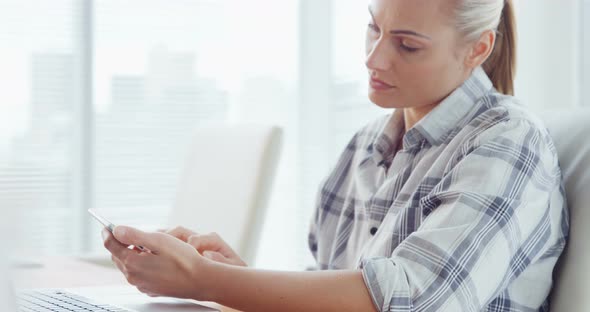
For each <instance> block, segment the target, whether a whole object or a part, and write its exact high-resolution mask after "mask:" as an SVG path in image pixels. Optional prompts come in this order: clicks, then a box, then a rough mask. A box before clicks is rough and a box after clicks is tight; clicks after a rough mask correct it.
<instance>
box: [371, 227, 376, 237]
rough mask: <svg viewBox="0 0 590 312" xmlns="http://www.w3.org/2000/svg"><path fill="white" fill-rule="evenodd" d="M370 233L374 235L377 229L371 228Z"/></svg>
mask: <svg viewBox="0 0 590 312" xmlns="http://www.w3.org/2000/svg"><path fill="white" fill-rule="evenodd" d="M370 233H371V235H375V233H377V228H376V227H372V228H371V231H370Z"/></svg>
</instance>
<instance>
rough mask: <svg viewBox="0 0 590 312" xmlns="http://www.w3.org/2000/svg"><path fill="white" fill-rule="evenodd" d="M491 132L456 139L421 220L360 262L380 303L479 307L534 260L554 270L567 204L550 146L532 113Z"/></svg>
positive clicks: (410, 307) (391, 307)
mask: <svg viewBox="0 0 590 312" xmlns="http://www.w3.org/2000/svg"><path fill="white" fill-rule="evenodd" d="M488 132H489V133H487V134H486V133H484V134H482V135H480V136H478V139H477V140H472V141H469V142H466V143H465V145H464V146H463V147H462V148H460V149H458V152H457V153H456V155H455V156H454V157H453V159H452V160H451V161H450V163H449V166H448V170H447V173H445V174H444V175H443V178H442V179H441V181H440V182H439V183H438V184H437V185H436V186H435V187H434V188H433V189H432V191H431V192H430V193H429V194H428V195H427V196H424V197H422V198H421V199H420V201H419V205H420V207H419V209H420V210H421V212H422V219H423V221H422V224H421V225H420V227H419V228H418V229H417V230H416V231H415V232H413V233H411V234H410V235H409V236H408V237H406V238H405V239H404V240H403V241H402V242H400V243H399V245H397V246H396V247H395V249H394V250H393V252H392V254H391V256H390V257H378V258H371V259H366V260H364V261H363V262H362V264H361V268H362V273H363V278H364V281H365V284H366V286H367V288H368V290H369V292H370V294H371V296H372V298H373V302H374V304H375V306H376V307H377V308H378V310H379V311H480V310H482V309H483V308H485V307H486V306H487V305H489V304H490V302H491V301H492V300H496V299H497V297H498V295H499V294H500V293H502V292H503V291H504V290H505V289H506V287H507V286H508V285H509V283H510V282H511V281H513V280H514V279H515V278H517V277H518V276H519V275H520V274H522V273H523V272H524V271H525V270H527V268H529V267H530V265H531V263H535V262H538V261H547V262H548V264H549V265H546V266H545V265H543V266H539V270H549V271H548V272H546V271H539V272H538V273H539V274H545V275H547V274H548V275H549V276H550V274H551V269H552V267H553V264H554V263H555V261H556V260H557V257H558V256H559V254H560V252H561V250H562V249H563V247H564V246H563V245H564V244H565V242H564V240H563V239H560V238H559V237H558V232H559V229H557V230H556V228H555V227H556V226H558V224H559V222H556V221H555V220H556V219H558V218H560V217H562V215H563V209H565V208H564V206H563V205H562V203H563V198H562V197H561V192H560V191H561V189H560V185H561V174H560V171H559V166H558V163H557V157H556V153H555V149H554V147H553V145H552V143H551V140H550V139H549V138H548V134H547V133H546V132H544V131H541V130H539V129H538V127H536V126H534V125H531V124H530V122H528V121H521V120H511V121H508V122H506V123H504V124H501V125H497V126H495V127H494V128H492V129H490V130H489V131H488ZM560 198H561V202H560ZM556 250H557V251H558V252H555V251H556ZM532 273H535V272H532ZM549 290H550V289H547V286H539V288H538V289H530V290H524V291H531V292H533V291H534V292H544V293H546V294H548V292H549ZM531 297H534V298H537V299H534V300H539V299H538V298H544V296H531ZM545 297H546V296H545ZM541 304H543V302H532V301H531V302H525V303H523V307H530V308H535V307H539V306H540V305H541Z"/></svg>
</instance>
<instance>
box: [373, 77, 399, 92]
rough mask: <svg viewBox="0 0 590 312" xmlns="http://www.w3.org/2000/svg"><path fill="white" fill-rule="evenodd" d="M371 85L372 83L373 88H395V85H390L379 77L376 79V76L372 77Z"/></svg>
mask: <svg viewBox="0 0 590 312" xmlns="http://www.w3.org/2000/svg"><path fill="white" fill-rule="evenodd" d="M369 85H371V88H373V89H375V90H389V89H392V88H394V86H392V85H388V84H386V83H385V82H383V81H381V80H379V79H375V78H371V81H370V82H369Z"/></svg>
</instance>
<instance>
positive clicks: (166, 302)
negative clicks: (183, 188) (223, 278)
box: [17, 286, 219, 312]
mask: <svg viewBox="0 0 590 312" xmlns="http://www.w3.org/2000/svg"><path fill="white" fill-rule="evenodd" d="M203 304H207V303H202V304H199V303H197V302H196V301H193V300H182V299H175V298H151V297H149V296H147V295H145V294H142V293H141V292H139V291H138V290H137V289H136V288H135V287H132V286H107V287H80V288H69V289H67V288H66V289H29V290H22V291H18V292H17V306H18V309H17V311H19V312H33V311H35V312H37V311H60V312H66V311H76V312H79V311H84V312H99V311H100V312H127V311H132V312H212V311H219V310H217V309H214V308H210V307H207V306H205V305H203Z"/></svg>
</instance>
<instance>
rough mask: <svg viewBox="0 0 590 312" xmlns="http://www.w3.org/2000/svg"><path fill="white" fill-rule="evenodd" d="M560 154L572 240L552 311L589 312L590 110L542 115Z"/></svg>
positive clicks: (560, 269)
mask: <svg viewBox="0 0 590 312" xmlns="http://www.w3.org/2000/svg"><path fill="white" fill-rule="evenodd" d="M540 116H541V118H542V119H543V121H544V122H545V125H546V126H547V128H548V129H549V132H550V133H551V136H552V138H553V141H554V142H555V145H556V147H557V152H558V154H559V162H560V165H561V170H562V174H563V179H564V183H565V191H566V197H567V201H568V207H569V212H570V236H569V240H568V243H567V246H566V249H565V253H564V254H563V255H562V256H561V258H560V260H559V262H558V264H557V267H556V269H555V272H554V286H553V290H552V294H551V311H573V312H575V311H589V310H590V241H589V239H590V189H589V187H590V110H588V109H586V110H583V109H575V110H567V111H566V110H560V111H545V112H542V113H541V114H540Z"/></svg>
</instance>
